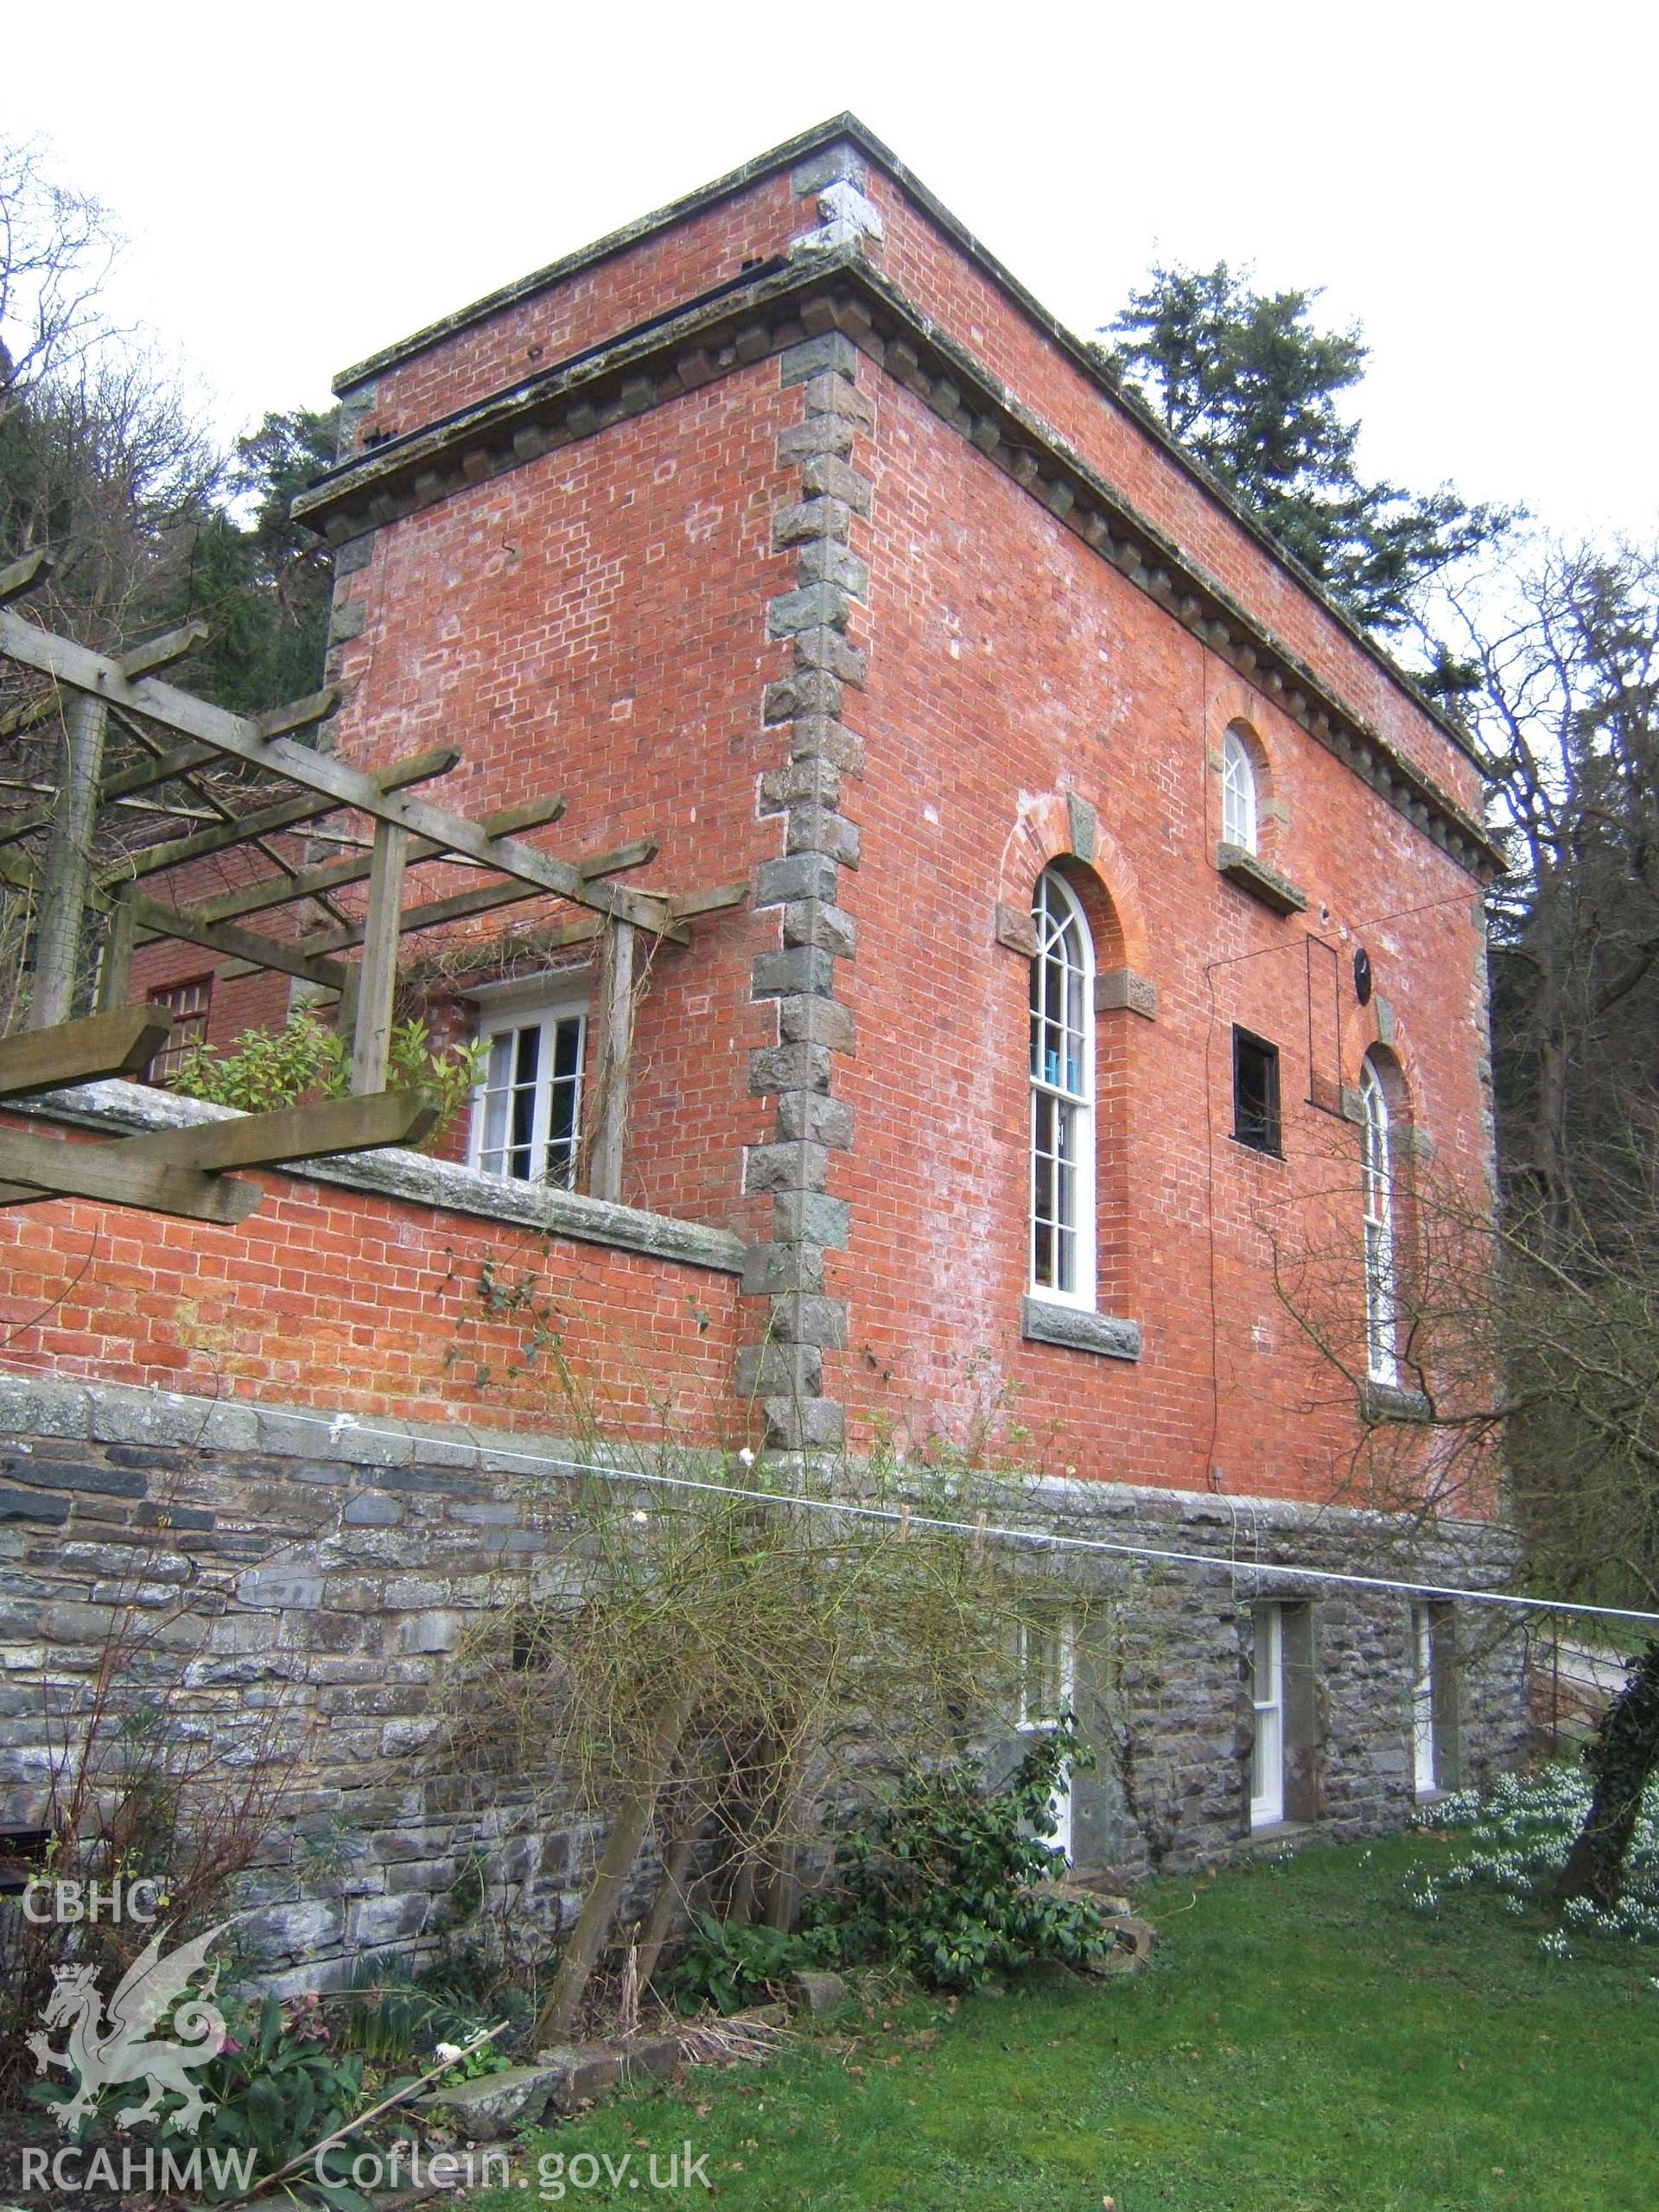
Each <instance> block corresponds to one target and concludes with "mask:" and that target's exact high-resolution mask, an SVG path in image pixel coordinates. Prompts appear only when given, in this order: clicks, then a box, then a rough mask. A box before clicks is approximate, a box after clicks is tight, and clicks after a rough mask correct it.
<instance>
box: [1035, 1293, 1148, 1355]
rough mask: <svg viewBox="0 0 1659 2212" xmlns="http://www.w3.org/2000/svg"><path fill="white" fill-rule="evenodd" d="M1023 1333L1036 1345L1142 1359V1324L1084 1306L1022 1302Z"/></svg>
mask: <svg viewBox="0 0 1659 2212" xmlns="http://www.w3.org/2000/svg"><path fill="white" fill-rule="evenodd" d="M1020 1335H1021V1336H1022V1337H1024V1338H1027V1340H1028V1341H1029V1342H1031V1343H1033V1344H1059V1345H1060V1346H1062V1347H1063V1348H1064V1349H1065V1351H1091V1352H1096V1353H1097V1354H1099V1355H1100V1357H1103V1358H1105V1359H1139V1358H1140V1357H1141V1324H1140V1323H1139V1322H1138V1321H1120V1320H1117V1319H1114V1317H1113V1316H1112V1315H1111V1314H1109V1313H1088V1312H1085V1311H1084V1308H1083V1307H1082V1306H1059V1305H1057V1304H1055V1302H1054V1301H1053V1300H1052V1299H1047V1298H1032V1297H1026V1298H1022V1299H1021V1300H1020Z"/></svg>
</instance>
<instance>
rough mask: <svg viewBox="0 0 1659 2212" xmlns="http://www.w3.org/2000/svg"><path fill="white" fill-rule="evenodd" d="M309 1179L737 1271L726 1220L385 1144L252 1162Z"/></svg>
mask: <svg viewBox="0 0 1659 2212" xmlns="http://www.w3.org/2000/svg"><path fill="white" fill-rule="evenodd" d="M5 1110H6V1111H7V1112H8V1113H15V1114H24V1115H32V1116H35V1117H36V1118H37V1119H39V1120H41V1121H48V1122H70V1123H72V1124H73V1125H74V1126H75V1127H77V1128H93V1129H112V1130H113V1129H188V1128H198V1127H200V1125H201V1124H202V1123H204V1122H223V1121H230V1120H232V1119H234V1118H235V1112H236V1109H234V1108H233V1107H230V1106H214V1105H211V1104H209V1103H208V1102H207V1100H206V1099H201V1098H181V1097H180V1096H178V1094H177V1093H176V1092H175V1091H170V1090H151V1089H150V1088H149V1086H148V1085H147V1084H138V1083H118V1082H110V1083H86V1084H75V1085H74V1086H73V1087H72V1088H70V1089H67V1090H53V1091H48V1092H46V1093H45V1094H44V1095H43V1096H41V1097H38V1098H31V1099H16V1100H9V1101H7V1102H6V1108H5ZM258 1172H259V1173H264V1174H268V1175H288V1176H294V1177H298V1178H302V1179H304V1180H305V1181H307V1182H311V1183H332V1184H336V1185H340V1187H341V1188H343V1189H345V1190H348V1191H369V1192H373V1193H374V1194H375V1195H376V1196H377V1197H379V1198H398V1199H401V1200H402V1201H403V1202H404V1204H405V1205H415V1206H431V1207H435V1208H442V1209H443V1210H446V1211H448V1212H450V1213H465V1214H473V1215H475V1216H477V1217H480V1218H481V1219H483V1220H486V1221H496V1222H504V1223H511V1224H514V1225H515V1226H517V1227H519V1228H524V1229H538V1230H545V1231H548V1232H550V1234H552V1235H553V1236H569V1237H573V1238H575V1240H576V1241H577V1242H578V1243H584V1244H606V1245H609V1246H610V1247H612V1248H613V1249H614V1250H617V1251H623V1252H639V1253H643V1254H644V1255H645V1256H646V1257H647V1258H650V1259H653V1260H671V1261H677V1262H680V1263H681V1264H682V1265H683V1266H685V1267H691V1268H713V1269H715V1270H716V1271H718V1272H719V1273H721V1274H734V1275H741V1274H742V1272H743V1255H744V1251H745V1249H746V1248H745V1246H744V1243H743V1240H742V1238H741V1237H740V1236H733V1235H732V1234H731V1233H730V1231H729V1230H724V1229H710V1228H709V1227H707V1226H706V1225H705V1224H703V1223H702V1222H697V1221H680V1220H677V1219H676V1218H675V1217H674V1216H673V1215H671V1214H662V1213H647V1212H645V1211H644V1210H643V1209H642V1208H641V1207H639V1206H624V1205H612V1204H611V1203H610V1202H609V1201H608V1200H607V1199H604V1198H587V1197H584V1196H583V1195H582V1193H581V1192H577V1191H559V1190H555V1189H553V1188H552V1187H551V1186H550V1185H547V1184H543V1183H521V1182H518V1180H516V1179H514V1178H512V1177H511V1176H505V1175H485V1174H481V1173H480V1172H479V1170H478V1169H477V1168H475V1167H463V1166H461V1164H460V1162H459V1161H457V1160H435V1159H433V1158H432V1157H431V1156H430V1155H429V1154H426V1153H423V1152H405V1151H402V1150H400V1149H398V1148H397V1147H387V1148H386V1149H385V1151H381V1152H352V1153H341V1154H337V1155H336V1156H335V1157H334V1158H333V1159H331V1160H289V1161H287V1162H285V1163H284V1164H283V1166H280V1167H272V1168H264V1169H262V1170H260V1171H258Z"/></svg>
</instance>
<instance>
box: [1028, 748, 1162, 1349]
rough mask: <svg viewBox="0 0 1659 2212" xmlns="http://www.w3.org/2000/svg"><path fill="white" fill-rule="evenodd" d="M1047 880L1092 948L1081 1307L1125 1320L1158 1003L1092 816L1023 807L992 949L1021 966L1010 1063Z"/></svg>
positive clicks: (1054, 804) (1126, 892)
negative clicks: (1136, 1132)
mask: <svg viewBox="0 0 1659 2212" xmlns="http://www.w3.org/2000/svg"><path fill="white" fill-rule="evenodd" d="M1085 855H1086V856H1085ZM1045 874H1054V875H1058V877H1059V878H1060V879H1061V880H1063V882H1064V883H1065V887H1066V888H1067V890H1068V891H1069V892H1070V893H1071V894H1072V896H1073V897H1074V898H1075V899H1076V900H1077V905H1078V906H1080V907H1081V909H1082V911H1083V916H1084V921H1085V922H1086V924H1087V925H1088V930H1089V935H1090V944H1091V947H1092V952H1093V962H1094V971H1095V972H1094V990H1093V1014H1094V1025H1093V1026H1094V1052H1093V1078H1094V1079H1093V1084H1092V1087H1091V1092H1090V1096H1091V1098H1092V1100H1093V1134H1094V1145H1093V1154H1092V1166H1093V1180H1094V1229H1095V1238H1094V1243H1095V1266H1094V1281H1093V1284H1092V1289H1093V1292H1094V1297H1093V1299H1092V1300H1090V1301H1088V1302H1092V1303H1093V1304H1095V1305H1096V1306H1097V1308H1098V1309H1099V1310H1100V1311H1101V1312H1103V1313H1124V1312H1126V1311H1132V1310H1133V1306H1134V1300H1135V1291H1136V1288H1137V1281H1136V1272H1137V1271H1136V1268H1135V1254H1134V1251H1133V1249H1132V1233H1131V1226H1130V1218H1129V1190H1130V1156H1131V1139H1132V1132H1133V1128H1134V1116H1135V1103H1136V1096H1137V1085H1136V1082H1135V1063H1136V1058H1137V1046H1139V1045H1140V1043H1141V1039H1143V1038H1144V1035H1145V1032H1144V1029H1143V1027H1142V1024H1143V1022H1145V1021H1147V1020H1154V1019H1155V1018H1156V1014H1157V994H1156V992H1155V990H1154V987H1153V984H1152V982H1151V980H1150V978H1149V977H1148V976H1147V972H1146V971H1147V927H1146V920H1145V916H1144V912H1143V911H1142V908H1141V900H1140V895H1139V893H1138V890H1137V889H1136V887H1135V880H1134V877H1133V875H1132V874H1131V873H1130V871H1129V869H1128V866H1127V865H1126V864H1125V863H1124V861H1123V860H1122V855H1121V853H1120V852H1119V850H1118V848H1117V845H1116V841H1115V840H1114V839H1113V838H1112V837H1111V836H1110V835H1109V833H1108V832H1107V831H1106V830H1104V829H1102V828H1101V826H1100V823H1099V821H1098V819H1097V818H1096V816H1095V813H1094V810H1093V808H1092V807H1090V806H1088V805H1087V804H1086V803H1085V802H1084V801H1082V800H1080V799H1079V798H1077V796H1076V795H1075V794H1068V793H1065V792H1052V793H1050V794H1048V795H1047V796H1046V797H1045V798H1040V799H1034V800H1028V801H1027V802H1026V803H1025V804H1023V805H1022V807H1021V809H1020V817H1019V819H1018V820H1017V821H1016V823H1014V828H1013V829H1012V830H1011V831H1010V833H1009V836H1008V839H1007V844H1006V846H1005V848H1004V852H1003V857H1002V868H1001V877H1000V881H999V885H998V907H997V931H996V934H997V938H998V940H999V942H1000V943H1001V944H1003V945H1005V946H1007V948H1008V950H1009V951H1010V952H1014V953H1019V954H1020V955H1021V956H1022V957H1021V960H1020V966H1019V969H1018V981H1017V983H1016V982H1015V978H1014V975H1013V974H1011V975H1010V976H1009V979H1008V981H1009V995H1008V1006H1009V1027H1008V1050H1009V1056H1010V1058H1011V1059H1013V1058H1024V1057H1025V1056H1026V1053H1027V1047H1028V1042H1029V1039H1028V1028H1029V1008H1030V978H1031V962H1032V958H1033V955H1034V954H1035V952H1036V950H1037V942H1036V930H1035V927H1034V925H1033V901H1034V899H1035V898H1036V896H1037V893H1038V887H1039V885H1040V883H1041V882H1042V880H1043V878H1044V876H1045ZM1016 991H1017V994H1018V996H1017V998H1016V996H1015V993H1016ZM1016 1005H1017V1006H1018V1007H1019V1009H1020V1011H1019V1014H1017V1015H1016V1014H1014V1007H1015V1006H1016ZM1011 1202H1013V1201H1012V1198H1011ZM1020 1203H1023V1201H1020Z"/></svg>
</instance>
